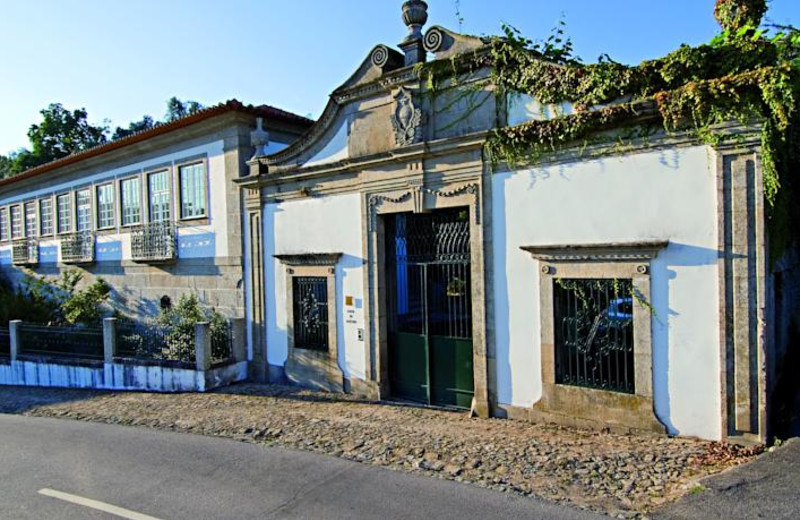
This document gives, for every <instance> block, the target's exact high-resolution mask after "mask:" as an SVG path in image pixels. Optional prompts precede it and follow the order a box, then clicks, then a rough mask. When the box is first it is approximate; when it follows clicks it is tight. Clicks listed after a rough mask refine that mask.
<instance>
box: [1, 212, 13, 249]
mask: <svg viewBox="0 0 800 520" xmlns="http://www.w3.org/2000/svg"><path fill="white" fill-rule="evenodd" d="M8 215H9V209H8V206H3V207H0V223H2V224H0V225H4V226H5V238H4V237H3V234H2V233H0V242H8V241H9V240H11V222H10V221H9V216H8Z"/></svg>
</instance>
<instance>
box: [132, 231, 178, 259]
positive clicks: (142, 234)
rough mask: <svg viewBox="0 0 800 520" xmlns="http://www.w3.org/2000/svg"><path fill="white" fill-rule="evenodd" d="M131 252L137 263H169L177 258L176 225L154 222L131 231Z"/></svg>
mask: <svg viewBox="0 0 800 520" xmlns="http://www.w3.org/2000/svg"><path fill="white" fill-rule="evenodd" d="M131 252H132V256H133V260H134V261H136V262H167V261H171V260H174V259H175V258H176V257H177V253H178V249H177V245H176V231H175V225H174V224H173V223H172V222H152V223H150V224H145V225H143V226H140V227H138V228H135V229H133V230H132V231H131Z"/></svg>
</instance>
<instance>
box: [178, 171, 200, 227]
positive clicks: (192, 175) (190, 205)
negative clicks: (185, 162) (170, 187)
mask: <svg viewBox="0 0 800 520" xmlns="http://www.w3.org/2000/svg"><path fill="white" fill-rule="evenodd" d="M178 175H179V177H180V185H181V218H197V217H204V216H206V169H205V165H204V164H203V163H197V164H192V165H189V166H181V168H180V169H179V170H178Z"/></svg>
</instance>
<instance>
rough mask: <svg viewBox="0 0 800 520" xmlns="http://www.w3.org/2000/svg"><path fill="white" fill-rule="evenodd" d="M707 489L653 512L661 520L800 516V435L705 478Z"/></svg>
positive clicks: (792, 518)
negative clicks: (742, 463) (751, 460)
mask: <svg viewBox="0 0 800 520" xmlns="http://www.w3.org/2000/svg"><path fill="white" fill-rule="evenodd" d="M702 484H703V486H704V487H705V488H706V489H705V490H704V491H701V492H698V493H694V494H690V495H687V496H686V497H684V498H683V499H682V500H679V501H678V502H676V503H674V504H671V505H669V506H667V507H666V508H664V509H662V510H660V511H658V512H657V513H656V514H654V515H653V518H654V519H657V520H683V519H686V520H689V519H696V518H702V519H703V520H739V519H742V520H745V519H746V520H751V519H757V518H764V519H769V520H784V519H785V520H797V519H800V439H793V440H792V441H790V442H788V443H787V444H786V445H785V446H782V447H780V448H778V449H776V450H775V451H774V452H772V453H767V454H765V455H763V456H761V457H760V458H759V459H758V460H756V461H755V462H753V463H751V464H747V465H745V466H739V467H738V468H734V469H731V470H729V471H726V472H724V473H721V474H719V475H716V476H712V477H709V478H707V479H705V480H703V481H702Z"/></svg>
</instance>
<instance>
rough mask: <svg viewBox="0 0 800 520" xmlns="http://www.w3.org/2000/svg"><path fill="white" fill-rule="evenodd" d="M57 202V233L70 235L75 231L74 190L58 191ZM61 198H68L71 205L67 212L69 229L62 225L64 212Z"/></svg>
mask: <svg viewBox="0 0 800 520" xmlns="http://www.w3.org/2000/svg"><path fill="white" fill-rule="evenodd" d="M55 199H56V204H55V212H54V213H55V232H56V235H68V234H70V233H73V232H74V231H75V218H74V215H73V213H74V207H75V194H74V193H73V192H72V191H64V192H58V193H56V197H55ZM61 200H66V201H67V202H68V203H69V205H68V207H67V212H66V219H67V221H68V222H69V229H63V228H62V226H61V216H62V215H63V213H62V212H61V208H60V206H59V203H60V201H61Z"/></svg>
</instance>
